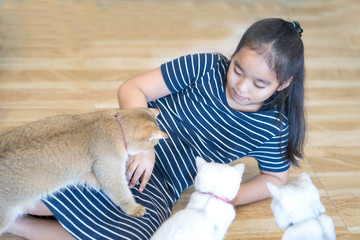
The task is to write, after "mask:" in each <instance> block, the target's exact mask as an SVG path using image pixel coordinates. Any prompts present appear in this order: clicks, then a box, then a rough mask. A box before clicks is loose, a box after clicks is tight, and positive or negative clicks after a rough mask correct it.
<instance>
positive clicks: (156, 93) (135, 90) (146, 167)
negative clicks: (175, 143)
mask: <svg viewBox="0 0 360 240" xmlns="http://www.w3.org/2000/svg"><path fill="white" fill-rule="evenodd" d="M170 93H171V92H170V90H169V89H168V87H167V86H166V84H165V81H164V78H163V76H162V73H161V69H160V68H155V69H153V70H150V71H148V72H145V73H142V74H140V75H137V76H135V77H133V78H131V79H129V80H127V81H126V82H125V83H123V84H122V85H121V86H120V87H119V89H118V93H117V96H118V101H119V107H120V108H121V109H129V108H134V107H147V102H149V101H153V100H155V99H157V98H161V97H163V96H166V95H169V94H170ZM154 164H155V152H154V150H150V151H149V152H147V153H144V154H139V155H136V156H131V162H130V164H129V165H128V168H127V180H128V182H129V186H130V187H131V188H132V187H134V186H135V184H136V183H137V181H138V180H139V179H140V180H141V184H140V187H139V190H140V191H141V192H142V191H143V190H144V188H145V186H146V184H147V183H148V181H149V179H150V176H151V173H152V171H153V169H154Z"/></svg>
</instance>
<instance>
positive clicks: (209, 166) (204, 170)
mask: <svg viewBox="0 0 360 240" xmlns="http://www.w3.org/2000/svg"><path fill="white" fill-rule="evenodd" d="M196 167H197V170H198V173H197V175H196V178H195V184H194V185H195V192H194V193H192V195H191V197H190V200H189V203H188V204H187V206H186V208H185V209H183V210H181V211H179V212H177V213H176V214H174V215H173V216H171V217H170V218H169V219H168V220H166V221H165V222H164V223H163V224H162V225H161V226H160V228H159V229H158V230H157V231H156V232H155V234H154V235H153V237H152V238H151V240H165V239H166V240H168V239H171V240H190V239H194V240H220V239H223V238H224V237H225V235H226V232H227V229H228V227H229V226H230V224H231V223H232V221H233V220H234V218H235V214H236V213H235V208H234V206H233V205H232V204H231V203H230V200H232V199H234V198H235V196H236V195H237V193H238V191H239V188H240V183H241V180H242V175H243V172H244V164H237V165H235V166H230V165H225V164H220V163H214V162H211V163H208V162H206V161H205V160H204V159H202V158H200V157H197V158H196Z"/></svg>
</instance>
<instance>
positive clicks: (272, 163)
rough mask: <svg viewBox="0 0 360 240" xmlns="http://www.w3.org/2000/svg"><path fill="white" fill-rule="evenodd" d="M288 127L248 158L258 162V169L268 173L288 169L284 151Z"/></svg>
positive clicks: (251, 153) (288, 164)
mask: <svg viewBox="0 0 360 240" xmlns="http://www.w3.org/2000/svg"><path fill="white" fill-rule="evenodd" d="M288 136H289V134H288V127H286V128H285V129H284V130H283V131H281V134H280V133H279V135H275V136H273V137H272V138H271V139H269V140H268V141H266V142H264V144H262V145H261V146H259V147H257V148H256V149H255V150H254V151H252V152H250V154H249V155H248V156H249V157H254V158H255V159H256V160H257V161H258V165H259V169H260V170H263V171H269V172H284V171H286V170H288V169H289V168H290V162H289V161H287V160H286V158H285V156H286V149H287V145H288Z"/></svg>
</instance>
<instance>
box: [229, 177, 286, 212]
mask: <svg viewBox="0 0 360 240" xmlns="http://www.w3.org/2000/svg"><path fill="white" fill-rule="evenodd" d="M288 176H289V170H287V171H285V172H281V173H276V172H267V171H261V173H260V174H259V175H257V176H255V177H254V178H253V179H251V180H250V181H248V182H246V183H242V184H241V186H240V189H239V192H238V195H237V196H236V198H235V199H234V200H232V203H233V204H234V205H235V206H236V205H243V204H247V203H251V202H256V201H260V200H263V199H267V198H269V197H270V196H271V195H270V191H269V189H268V187H267V184H266V183H267V182H270V183H273V184H275V185H283V184H286V183H287V180H288Z"/></svg>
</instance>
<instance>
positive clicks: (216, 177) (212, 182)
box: [195, 157, 244, 200]
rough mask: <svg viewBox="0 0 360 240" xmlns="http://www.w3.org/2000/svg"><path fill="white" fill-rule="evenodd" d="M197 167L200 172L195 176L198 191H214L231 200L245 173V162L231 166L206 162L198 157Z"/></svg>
mask: <svg viewBox="0 0 360 240" xmlns="http://www.w3.org/2000/svg"><path fill="white" fill-rule="evenodd" d="M196 167H197V171H198V172H197V175H196V178H195V189H196V190H197V191H200V192H206V193H213V194H215V195H217V196H220V197H224V198H228V199H229V200H232V199H234V198H235V196H236V195H237V193H238V191H239V188H240V183H241V180H242V175H243V173H244V164H237V165H235V166H230V165H228V164H220V163H214V162H206V161H205V160H204V159H202V158H200V157H197V158H196Z"/></svg>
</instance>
